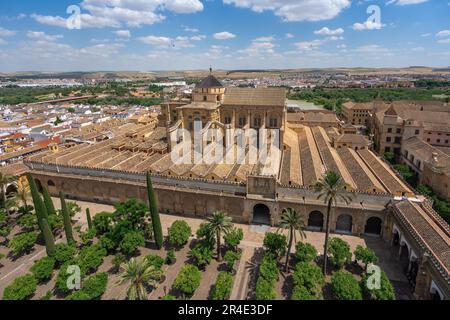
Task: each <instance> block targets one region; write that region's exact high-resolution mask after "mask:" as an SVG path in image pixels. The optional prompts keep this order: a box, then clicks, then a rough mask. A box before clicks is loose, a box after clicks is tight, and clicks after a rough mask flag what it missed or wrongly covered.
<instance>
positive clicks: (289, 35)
mask: <svg viewBox="0 0 450 320" xmlns="http://www.w3.org/2000/svg"><path fill="white" fill-rule="evenodd" d="M285 37H286V38H288V39H292V38H293V37H294V35H293V34H292V33H289V32H288V33H286V34H285Z"/></svg>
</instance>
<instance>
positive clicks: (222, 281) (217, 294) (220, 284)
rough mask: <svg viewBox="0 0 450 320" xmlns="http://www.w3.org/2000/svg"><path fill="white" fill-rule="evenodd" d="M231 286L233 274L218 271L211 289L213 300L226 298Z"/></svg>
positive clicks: (228, 296)
mask: <svg viewBox="0 0 450 320" xmlns="http://www.w3.org/2000/svg"><path fill="white" fill-rule="evenodd" d="M232 288H233V276H232V275H231V273H229V272H226V271H221V272H219V275H218V276H217V280H216V285H215V286H214V289H213V294H212V299H213V300H228V299H229V298H230V295H231V289H232Z"/></svg>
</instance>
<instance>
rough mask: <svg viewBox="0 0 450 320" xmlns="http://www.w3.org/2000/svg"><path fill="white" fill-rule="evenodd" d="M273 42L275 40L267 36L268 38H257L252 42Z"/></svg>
mask: <svg viewBox="0 0 450 320" xmlns="http://www.w3.org/2000/svg"><path fill="white" fill-rule="evenodd" d="M274 40H275V38H274V37H272V36H269V37H259V38H256V39H254V40H253V41H257V42H271V41H274Z"/></svg>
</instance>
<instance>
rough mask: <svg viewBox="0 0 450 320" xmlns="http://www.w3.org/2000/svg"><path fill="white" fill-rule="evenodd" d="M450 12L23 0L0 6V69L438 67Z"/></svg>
mask: <svg viewBox="0 0 450 320" xmlns="http://www.w3.org/2000/svg"><path fill="white" fill-rule="evenodd" d="M72 5H75V6H78V8H79V9H80V13H81V19H80V25H79V27H80V28H81V29H77V28H78V26H77V25H76V24H75V25H70V23H73V22H75V23H76V19H72V20H70V17H71V16H72V17H74V16H73V14H74V13H76V8H77V7H73V8H75V10H74V9H73V8H71V10H69V11H67V9H68V8H69V7H70V6H72ZM449 10H450V5H449V3H448V2H447V1H435V0H434V1H433V0H428V1H427V0H389V1H388V0H386V1H369V0H365V1H350V0H320V1H309V0H304V1H288V0H264V1H256V0H246V1H243V0H223V1H220V0H215V1H201V0H152V1H140V0H127V1H125V0H123V1H118V0H116V1H113V0H106V1H101V0H84V1H79V2H75V1H66V0H64V1H58V3H53V2H51V1H40V2H39V3H36V2H35V1H29V0H21V1H16V2H15V3H14V5H13V6H11V5H9V6H8V7H7V5H6V3H2V4H0V11H1V12H2V14H1V15H0V58H1V59H0V72H12V71H54V72H57V71H95V70H112V71H113V70H114V71H116V70H117V71H122V70H139V71H148V70H180V69H185V70H188V69H206V68H208V67H209V66H210V65H211V66H213V67H214V68H215V69H244V68H245V69H256V68H258V69H266V68H270V69H283V68H326V67H331V68H332V67H408V66H412V65H426V66H434V67H442V66H448V61H449V58H450V26H449V23H448V12H449ZM67 12H69V13H67ZM430 17H433V19H430ZM68 18H69V20H70V21H69V26H72V27H75V29H69V28H68V24H67V19H68Z"/></svg>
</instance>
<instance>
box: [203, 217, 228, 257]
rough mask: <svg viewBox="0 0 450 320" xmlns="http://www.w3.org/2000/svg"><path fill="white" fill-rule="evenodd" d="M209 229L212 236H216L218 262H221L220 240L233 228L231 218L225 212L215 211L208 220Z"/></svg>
mask: <svg viewBox="0 0 450 320" xmlns="http://www.w3.org/2000/svg"><path fill="white" fill-rule="evenodd" d="M207 221H208V222H207V229H208V230H209V232H210V233H211V234H215V235H216V241H217V260H218V261H221V258H222V257H221V255H220V239H221V236H222V233H224V234H226V233H228V232H229V231H231V229H232V228H233V223H231V217H229V216H227V214H226V213H225V212H222V211H215V212H214V213H213V214H212V216H210V217H208V218H207Z"/></svg>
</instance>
